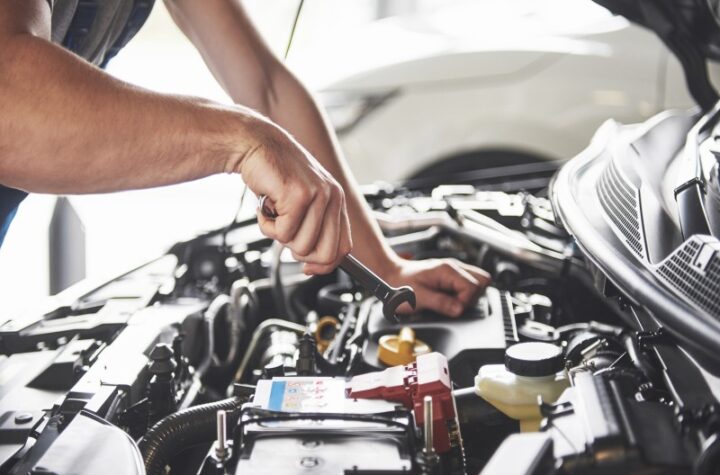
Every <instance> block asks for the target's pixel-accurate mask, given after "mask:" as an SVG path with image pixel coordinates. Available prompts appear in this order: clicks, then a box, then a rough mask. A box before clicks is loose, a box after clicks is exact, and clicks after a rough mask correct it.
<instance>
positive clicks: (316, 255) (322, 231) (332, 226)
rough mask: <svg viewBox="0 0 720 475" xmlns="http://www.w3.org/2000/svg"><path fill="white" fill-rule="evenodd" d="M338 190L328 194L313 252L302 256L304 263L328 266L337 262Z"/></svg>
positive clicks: (339, 227) (338, 228)
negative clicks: (328, 200)
mask: <svg viewBox="0 0 720 475" xmlns="http://www.w3.org/2000/svg"><path fill="white" fill-rule="evenodd" d="M341 193H342V192H341V191H340V188H333V189H332V190H331V192H330V202H329V203H328V205H327V208H326V209H325V216H324V217H323V222H322V225H321V226H320V227H319V228H318V230H317V231H316V235H317V236H318V239H317V242H316V243H315V248H314V250H313V251H311V252H310V253H308V254H307V255H306V256H304V258H303V261H304V262H311V263H314V264H322V265H330V264H332V263H333V262H335V261H336V260H337V254H338V248H339V244H340V233H341V231H342V221H341V220H342V215H341V212H342V209H341V207H342V201H341V197H340V194H341Z"/></svg>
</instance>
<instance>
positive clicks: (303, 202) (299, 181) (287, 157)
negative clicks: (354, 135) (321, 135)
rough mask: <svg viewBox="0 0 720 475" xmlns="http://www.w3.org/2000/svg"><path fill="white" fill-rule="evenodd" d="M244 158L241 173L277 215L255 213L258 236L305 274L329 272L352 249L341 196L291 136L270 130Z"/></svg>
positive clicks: (333, 181) (332, 182) (347, 221)
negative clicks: (275, 243) (279, 248)
mask: <svg viewBox="0 0 720 475" xmlns="http://www.w3.org/2000/svg"><path fill="white" fill-rule="evenodd" d="M260 139H261V140H259V143H258V145H257V146H256V147H254V148H253V149H252V150H251V151H250V152H248V153H247V155H246V156H245V157H244V158H243V161H242V163H241V167H240V173H241V174H242V177H243V180H244V181H245V183H246V184H247V186H248V187H249V188H250V189H251V190H252V191H253V192H254V193H255V194H256V195H258V196H260V195H265V196H267V199H268V200H269V201H270V202H271V203H272V207H273V209H274V211H275V213H276V214H277V217H275V218H269V217H267V216H264V215H263V214H262V213H261V212H260V210H258V223H259V225H260V230H261V231H262V233H263V234H264V235H266V236H268V237H269V238H271V239H274V240H276V241H278V242H280V243H281V244H283V245H285V246H286V247H288V248H289V249H290V250H291V251H292V254H293V257H294V258H295V259H297V260H298V261H300V262H303V263H304V271H305V273H307V274H324V273H328V272H331V271H332V270H333V269H334V268H335V267H336V266H337V265H338V264H339V263H340V260H341V259H342V258H343V257H344V256H345V255H346V254H348V253H349V252H350V250H351V249H352V239H351V236H350V221H349V219H348V215H347V209H346V206H345V194H344V192H343V190H342V188H341V187H340V185H339V184H338V183H337V181H335V179H334V178H333V177H332V176H330V174H329V173H328V172H326V171H325V169H324V168H323V167H322V166H321V165H320V164H319V163H318V162H317V160H315V158H313V157H312V156H311V155H310V154H309V153H308V152H307V150H305V149H304V148H303V147H302V146H301V145H300V144H299V143H298V142H297V141H295V140H294V139H293V138H292V137H291V136H290V135H289V134H287V133H285V132H284V131H282V130H281V129H279V128H271V129H270V131H269V132H267V133H265V134H263V136H261V137H260Z"/></svg>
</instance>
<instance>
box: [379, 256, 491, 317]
mask: <svg viewBox="0 0 720 475" xmlns="http://www.w3.org/2000/svg"><path fill="white" fill-rule="evenodd" d="M383 276H384V277H385V279H386V280H387V281H388V282H389V283H390V284H391V285H395V286H398V285H409V286H411V287H412V288H413V289H414V290H415V295H416V297H417V307H416V310H423V309H426V310H433V311H435V312H438V313H441V314H443V315H447V316H448V317H452V318H457V317H459V316H460V315H462V313H463V311H465V309H467V308H469V307H471V306H473V305H475V304H476V303H477V300H478V298H479V297H480V296H481V295H482V293H483V292H484V290H485V287H487V286H488V284H489V283H490V280H491V279H490V274H488V273H487V272H485V271H484V270H482V269H480V268H478V267H475V266H472V265H469V264H465V263H463V262H460V261H458V260H456V259H428V260H423V261H409V260H405V259H397V260H395V262H394V263H393V266H392V267H391V269H390V270H389V271H386V272H384V273H383ZM411 311H412V308H410V306H409V305H407V304H403V305H401V306H400V307H399V308H398V313H401V314H402V313H410V312H411Z"/></svg>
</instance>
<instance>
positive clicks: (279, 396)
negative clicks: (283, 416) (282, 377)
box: [268, 381, 285, 411]
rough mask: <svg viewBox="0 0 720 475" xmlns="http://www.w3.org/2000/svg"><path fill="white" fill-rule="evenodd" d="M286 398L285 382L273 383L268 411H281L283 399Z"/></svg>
mask: <svg viewBox="0 0 720 475" xmlns="http://www.w3.org/2000/svg"><path fill="white" fill-rule="evenodd" d="M284 398H285V381H273V383H272V387H271V388H270V401H269V402H268V409H270V410H271V411H281V410H282V405H283V399H284Z"/></svg>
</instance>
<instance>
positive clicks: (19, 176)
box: [0, 34, 270, 193]
mask: <svg viewBox="0 0 720 475" xmlns="http://www.w3.org/2000/svg"><path fill="white" fill-rule="evenodd" d="M0 111H2V112H1V113H0V183H2V184H4V185H7V186H12V187H16V188H20V189H24V190H27V191H33V192H45V193H94V192H106V191H114V190H120V189H132V188H144V187H150V186H158V185H165V184H171V183H177V182H181V181H186V180H191V179H194V178H200V177H203V176H207V175H211V174H214V173H219V172H223V171H237V170H238V169H239V165H240V161H241V160H242V158H243V156H244V154H246V153H247V152H248V151H249V150H251V149H252V148H253V146H255V144H257V142H258V136H261V135H262V134H263V130H264V126H263V120H262V119H260V118H258V117H257V116H256V115H254V114H253V113H252V112H250V111H247V110H245V111H243V110H241V109H233V108H224V107H222V106H218V105H215V104H212V103H209V102H207V101H204V100H200V99H193V98H180V97H173V96H166V95H161V94H156V93H152V92H149V91H145V90H142V89H140V88H137V87H134V86H131V85H128V84H125V83H123V82H121V81H118V80H116V79H113V78H112V77H110V76H109V75H107V74H105V73H104V72H102V71H101V70H99V69H97V68H95V67H93V66H91V65H89V64H87V63H85V62H84V61H82V60H81V59H79V58H77V57H75V56H74V55H72V54H71V53H68V52H66V51H64V50H62V49H61V48H59V47H57V46H56V45H53V44H51V43H49V42H48V41H46V40H44V39H41V38H37V37H35V36H32V35H29V34H15V35H11V36H10V37H8V38H6V39H4V41H3V46H2V49H1V50H0ZM267 128H268V129H270V127H267Z"/></svg>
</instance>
